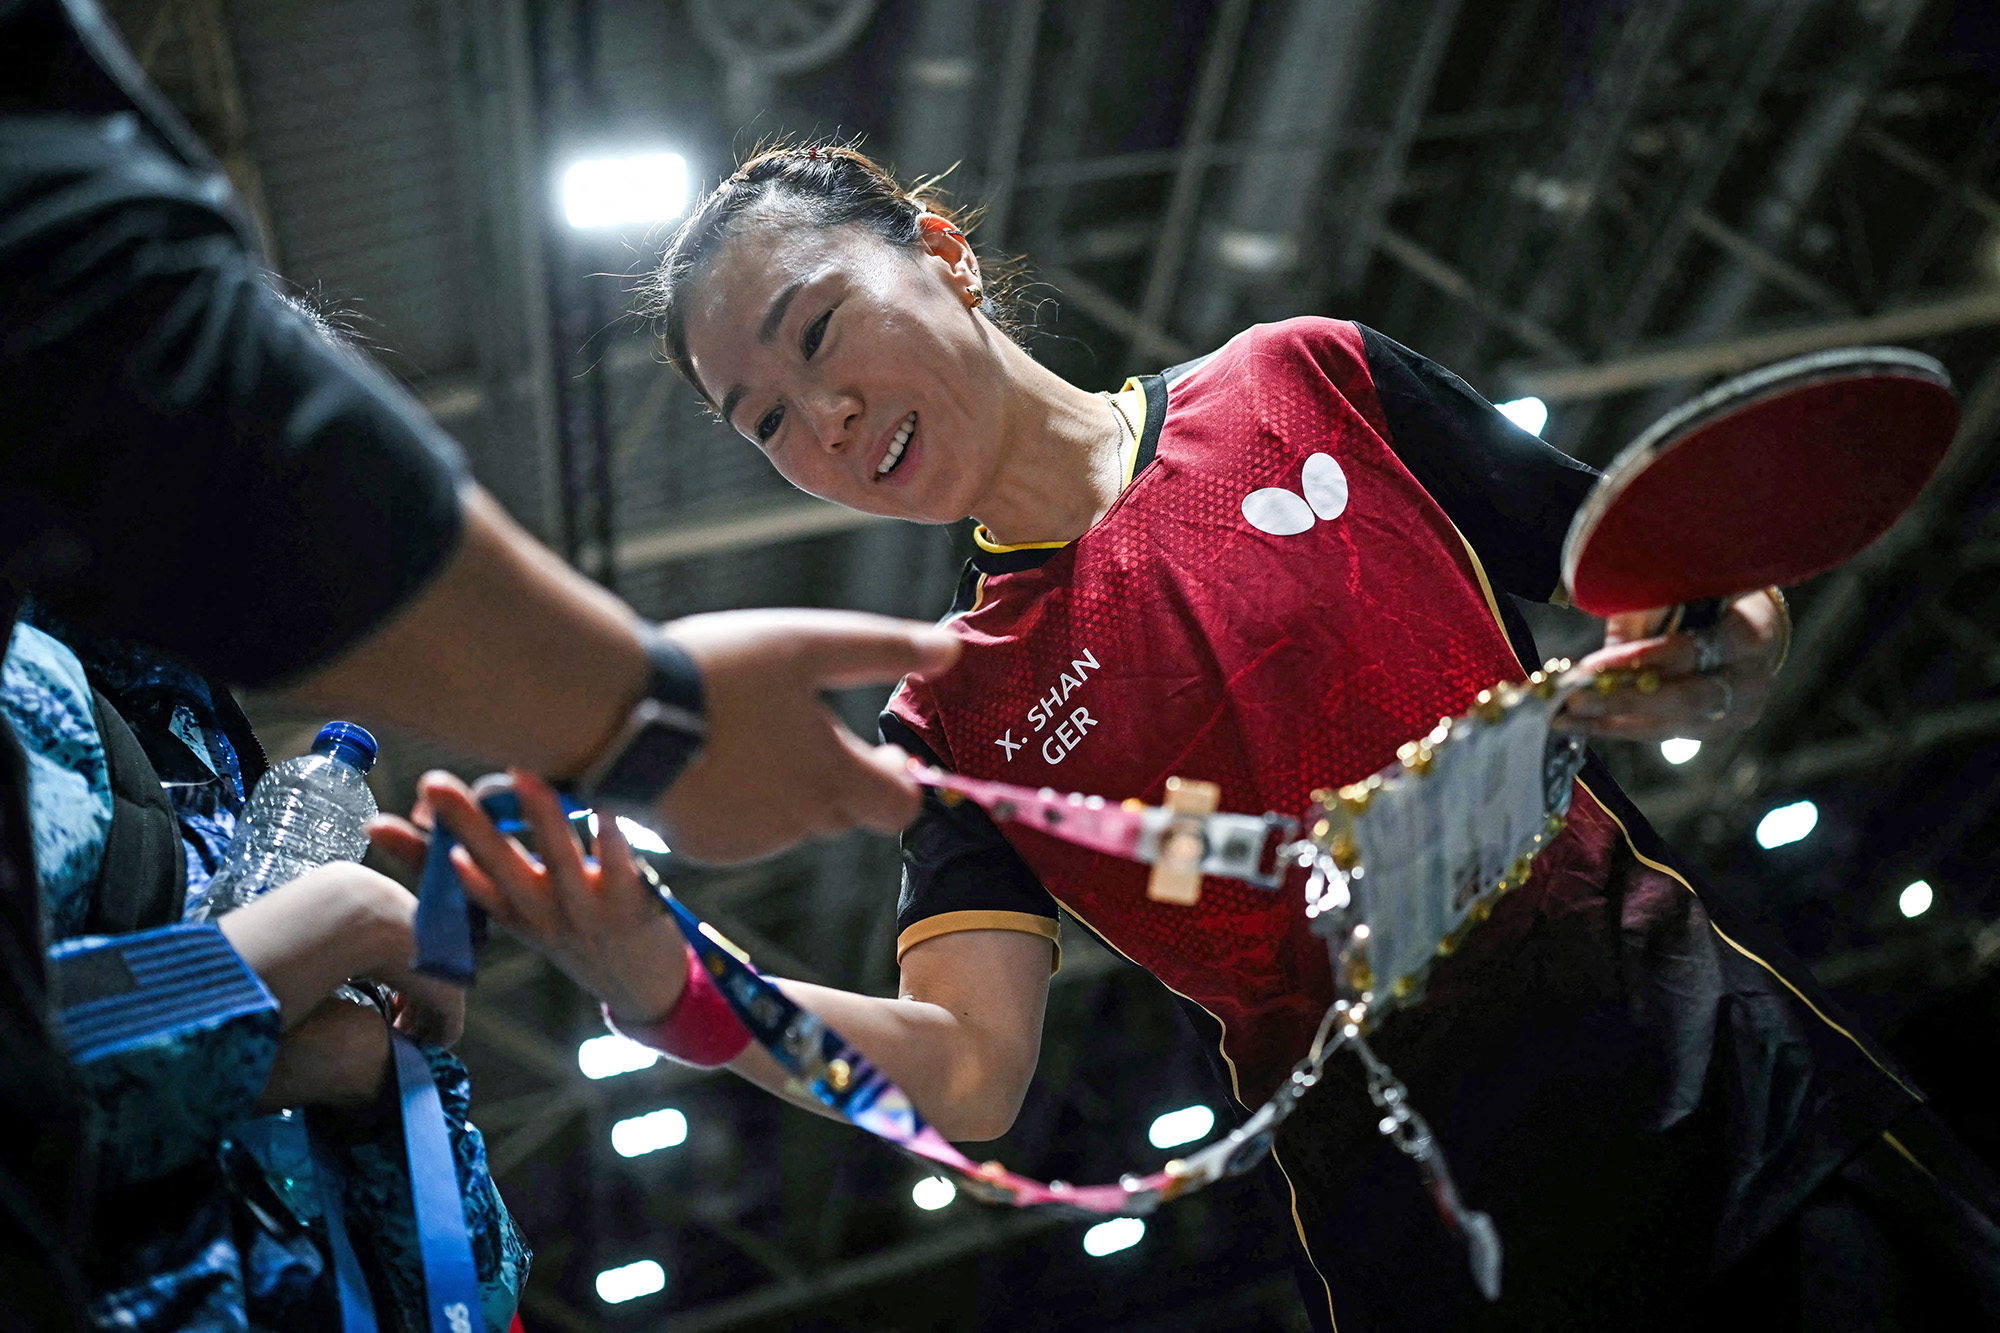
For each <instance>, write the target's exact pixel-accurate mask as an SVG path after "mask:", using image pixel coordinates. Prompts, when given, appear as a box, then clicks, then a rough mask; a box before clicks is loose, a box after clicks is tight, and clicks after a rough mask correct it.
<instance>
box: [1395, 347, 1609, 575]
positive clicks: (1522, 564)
mask: <svg viewBox="0 0 2000 1333" xmlns="http://www.w3.org/2000/svg"><path fill="white" fill-rule="evenodd" d="M1355 327H1356V328H1358V329H1360V331H1361V343H1362V346H1363V348H1364V349H1365V350H1366V353H1367V357H1368V374H1369V377H1370V378H1371V379H1373V380H1374V381H1375V393H1376V396H1377V397H1378V398H1380V399H1381V401H1382V414H1383V416H1385V417H1386V418H1387V419H1388V422H1389V437H1390V439H1389V442H1390V445H1391V447H1393V448H1394V449H1395V451H1396V456H1397V457H1398V458H1400V459H1401V460H1402V462H1403V466H1404V467H1406V468H1408V469H1409V470H1410V474H1411V475H1412V476H1414V477H1415V478H1416V479H1417V481H1418V483H1419V484H1420V485H1422V486H1423V488H1424V489H1425V490H1426V491H1428V492H1430V495H1431V498H1432V499H1434V500H1436V501H1437V502H1438V506H1439V507H1440V508H1442V509H1443V510H1444V511H1445V513H1446V514H1447V515H1448V516H1450V518H1451V521H1452V522H1453V523H1455V524H1457V525H1458V530H1459V531H1460V532H1462V533H1464V534H1465V539H1466V541H1468V542H1470V543H1471V544H1472V549H1473V550H1474V551H1475V552H1477V553H1478V555H1479V560H1480V563H1481V564H1483V565H1484V566H1485V567H1486V573H1487V576H1488V577H1489V578H1491V579H1492V580H1493V581H1494V583H1495V585H1496V586H1497V587H1498V588H1500V589H1502V590H1504V591H1506V592H1510V593H1513V594H1514V595H1515V596H1517V597H1525V598H1528V599H1529V600H1531V601H1537V602H1545V601H1547V600H1548V599H1549V597H1550V596H1551V595H1552V594H1553V593H1554V592H1555V591H1556V587H1557V585H1558V584H1559V583H1560V582H1561V579H1562V547H1563V538H1564V537H1566V536H1567V535H1568V534H1569V524H1570V519H1571V518H1572V517H1573V516H1574V515H1575V514H1576V511H1577V508H1578V506H1580V505H1581V504H1582V503H1583V498H1584V496H1585V495H1587V494H1589V492H1590V488H1591V486H1592V485H1593V484H1594V483H1595V482H1596V480H1597V472H1596V470H1595V469H1593V468H1590V467H1587V466H1585V465H1584V464H1582V463H1579V462H1577V461H1576V460H1575V459H1573V458H1571V457H1570V456H1569V455H1568V454H1565V453H1564V452H1563V451H1562V450H1560V449H1557V448H1555V447H1554V446H1553V445H1549V444H1545V443H1543V442H1542V441H1541V440H1539V439H1537V438H1535V437H1534V436H1533V435H1530V434H1529V433H1528V432H1527V431H1525V430H1522V429H1521V428H1520V427H1519V426H1517V425H1515V424H1514V423H1513V422H1511V421H1509V420H1508V419H1507V418H1506V417H1504V416H1502V415H1500V412H1499V410H1498V409H1497V408H1495V407H1494V406H1493V405H1492V404H1491V403H1489V402H1487V401H1486V400H1485V399H1484V398H1481V397H1480V396H1479V395H1478V394H1477V393H1476V392H1474V391H1473V388H1472V386H1471V385H1469V384H1467V383H1466V382H1465V381H1464V380H1462V379H1460V378H1459V377H1458V376H1456V375H1454V374H1452V373H1451V372H1450V371H1449V370H1446V369H1445V368H1444V367H1443V366H1440V365H1438V364H1437V363H1436V362H1435V361H1432V360H1430V359H1428V358H1427V357H1422V356H1419V355H1417V354H1416V353H1415V352H1412V351H1411V350H1410V349H1409V348H1407V347H1404V346H1403V345H1402V344H1400V343H1398V342H1396V341H1394V340H1393V339H1390V338H1385V337H1384V336H1382V335H1381V334H1379V333H1377V332H1376V331H1375V330H1373V329H1371V328H1367V327H1365V326H1362V325H1356V326H1355Z"/></svg>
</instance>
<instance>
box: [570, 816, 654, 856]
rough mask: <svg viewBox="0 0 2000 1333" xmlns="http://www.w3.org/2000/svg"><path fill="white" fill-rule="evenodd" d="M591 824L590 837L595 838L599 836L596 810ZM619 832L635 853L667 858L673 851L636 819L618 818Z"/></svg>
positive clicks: (590, 821) (590, 820) (591, 817)
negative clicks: (649, 853) (647, 853)
mask: <svg viewBox="0 0 2000 1333" xmlns="http://www.w3.org/2000/svg"><path fill="white" fill-rule="evenodd" d="M589 823H590V836H591V837H593V838H594V837H596V836H597V812H596V811H595V810H593V811H591V812H590V819H589ZM618 831H619V832H620V833H622V834H624V835H625V842H626V844H627V845H628V846H630V847H631V848H632V850H633V851H635V852H651V853H652V854H653V855H655V856H665V855H666V854H667V853H668V852H670V851H672V850H673V848H671V847H669V846H667V844H666V840H665V839H663V838H662V837H660V835H659V834H657V833H655V832H653V830H651V829H649V828H647V827H646V826H645V825H644V824H641V823H640V822H639V821H638V820H636V819H628V818H626V817H625V816H624V815H620V816H618Z"/></svg>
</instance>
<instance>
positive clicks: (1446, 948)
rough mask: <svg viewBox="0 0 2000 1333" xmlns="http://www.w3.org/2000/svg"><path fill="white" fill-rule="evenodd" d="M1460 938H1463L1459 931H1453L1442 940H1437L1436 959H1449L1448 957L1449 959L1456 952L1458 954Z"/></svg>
mask: <svg viewBox="0 0 2000 1333" xmlns="http://www.w3.org/2000/svg"><path fill="white" fill-rule="evenodd" d="M1461 938H1463V936H1462V935H1461V933H1460V932H1459V931H1456V930H1454V931H1453V932H1451V934H1449V935H1447V936H1445V937H1444V938H1443V939H1441V940H1439V941H1438V957H1440V958H1449V957H1451V956H1452V955H1453V954H1455V953H1457V952H1458V945H1459V941H1460V939H1461Z"/></svg>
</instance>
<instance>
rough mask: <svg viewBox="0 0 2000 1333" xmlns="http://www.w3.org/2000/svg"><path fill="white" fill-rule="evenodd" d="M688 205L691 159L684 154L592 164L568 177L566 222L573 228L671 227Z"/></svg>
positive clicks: (565, 181)
mask: <svg viewBox="0 0 2000 1333" xmlns="http://www.w3.org/2000/svg"><path fill="white" fill-rule="evenodd" d="M687 204H688V171H687V159H686V158H684V157H682V156H681V155H680V154H679V153H645V154H641V155H639V156H637V157H601V158H592V159H590V160H589V161H585V162H578V163H576V164H574V165H573V166H571V167H570V169H569V170H568V171H565V172H564V173H563V216H564V217H566V218H568V219H569V225H570V226H572V227H577V228H589V227H615V226H618V225H619V224H621V223H628V222H665V221H667V220H669V219H671V218H677V217H679V216H680V215H681V213H682V212H683V211H684V210H685V209H686V208H687Z"/></svg>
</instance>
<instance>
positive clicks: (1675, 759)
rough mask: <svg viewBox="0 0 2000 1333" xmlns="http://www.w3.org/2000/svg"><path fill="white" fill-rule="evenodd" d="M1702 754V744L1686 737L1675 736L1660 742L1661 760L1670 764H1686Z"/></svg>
mask: <svg viewBox="0 0 2000 1333" xmlns="http://www.w3.org/2000/svg"><path fill="white" fill-rule="evenodd" d="M1700 753H1701V742H1700V741H1697V740H1690V739H1689V738H1688V737H1686V736H1675V737H1672V738H1671V739H1669V740H1664V741H1661V742H1660V758H1662V759H1664V760H1666V761H1667V762H1668V763H1670V764H1685V763H1686V762H1687V761H1688V760H1690V759H1692V758H1694V757H1695V756H1696V755H1698V754H1700Z"/></svg>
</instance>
